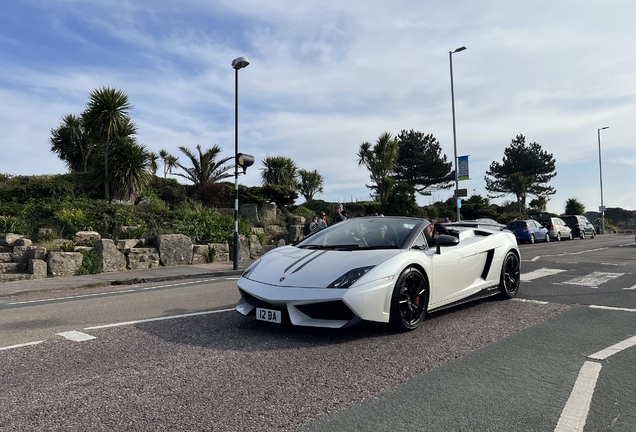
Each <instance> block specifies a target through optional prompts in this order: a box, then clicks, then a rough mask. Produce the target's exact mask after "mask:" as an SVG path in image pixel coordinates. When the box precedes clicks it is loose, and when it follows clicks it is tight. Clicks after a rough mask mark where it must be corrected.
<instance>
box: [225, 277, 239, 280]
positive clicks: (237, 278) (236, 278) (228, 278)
mask: <svg viewBox="0 0 636 432" xmlns="http://www.w3.org/2000/svg"><path fill="white" fill-rule="evenodd" d="M225 279H227V280H239V279H240V277H227V278H225Z"/></svg>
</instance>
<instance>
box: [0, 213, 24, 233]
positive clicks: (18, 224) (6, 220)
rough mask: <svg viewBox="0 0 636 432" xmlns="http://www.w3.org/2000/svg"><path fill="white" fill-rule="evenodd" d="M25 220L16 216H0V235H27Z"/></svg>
mask: <svg viewBox="0 0 636 432" xmlns="http://www.w3.org/2000/svg"><path fill="white" fill-rule="evenodd" d="M27 231H28V230H27V224H26V223H25V220H24V219H22V218H19V217H16V216H0V233H14V234H27Z"/></svg>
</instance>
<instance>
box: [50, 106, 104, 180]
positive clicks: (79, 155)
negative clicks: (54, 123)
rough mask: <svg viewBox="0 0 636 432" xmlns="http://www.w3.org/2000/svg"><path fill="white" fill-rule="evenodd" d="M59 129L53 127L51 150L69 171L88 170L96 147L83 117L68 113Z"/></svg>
mask: <svg viewBox="0 0 636 432" xmlns="http://www.w3.org/2000/svg"><path fill="white" fill-rule="evenodd" d="M61 120H62V122H61V123H60V126H58V128H57V129H51V138H50V139H49V142H50V143H51V152H53V153H56V154H57V156H58V157H59V158H60V159H61V160H63V161H64V164H65V165H66V167H67V168H68V169H69V171H84V172H86V171H88V160H89V158H90V156H91V154H92V152H93V150H94V149H95V142H94V141H92V140H91V139H89V136H88V133H87V131H86V128H85V127H84V123H83V122H82V119H81V117H78V116H75V115H73V114H66V115H65V116H63V117H62V119H61Z"/></svg>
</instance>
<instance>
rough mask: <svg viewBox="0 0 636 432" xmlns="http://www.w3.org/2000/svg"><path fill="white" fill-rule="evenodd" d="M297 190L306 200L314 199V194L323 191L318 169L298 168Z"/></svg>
mask: <svg viewBox="0 0 636 432" xmlns="http://www.w3.org/2000/svg"><path fill="white" fill-rule="evenodd" d="M298 177H299V181H298V192H300V194H301V195H302V196H304V197H305V200H306V201H311V200H312V199H314V195H316V194H317V193H322V191H323V178H322V176H321V175H320V174H318V170H313V171H307V170H304V169H300V170H298Z"/></svg>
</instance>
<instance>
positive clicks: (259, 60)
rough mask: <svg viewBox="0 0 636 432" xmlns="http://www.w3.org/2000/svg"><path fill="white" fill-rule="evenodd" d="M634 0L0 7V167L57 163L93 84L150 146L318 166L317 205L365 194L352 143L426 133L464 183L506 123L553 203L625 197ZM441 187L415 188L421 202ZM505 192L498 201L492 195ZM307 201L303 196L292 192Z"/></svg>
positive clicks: (473, 183) (38, 169) (493, 152)
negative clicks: (109, 95)
mask: <svg viewBox="0 0 636 432" xmlns="http://www.w3.org/2000/svg"><path fill="white" fill-rule="evenodd" d="M634 16H636V3H634V2H632V1H629V0H625V1H618V0H607V1H604V2H600V1H585V0H576V1H567V0H566V1H558V2H554V1H544V0H538V1H534V2H510V1H503V0H501V1H499V0H492V1H462V0H459V1H454V2H435V1H422V0H397V1H396V0H393V1H390V2H389V1H379V0H364V1H361V0H360V1H358V0H350V1H346V2H343V1H331V0H324V1H322V2H318V3H317V2H302V1H301V2H299V1H287V0H268V1H266V2H264V1H256V0H180V1H161V0H99V1H97V0H86V1H82V0H5V1H3V4H2V9H1V11H0V130H2V132H3V133H2V134H0V173H6V174H22V175H29V174H55V173H63V172H65V167H64V165H63V164H62V163H61V161H59V160H58V159H57V158H56V157H55V155H53V154H52V153H50V151H49V136H50V130H51V129H52V128H55V127H57V126H58V125H59V123H60V118H61V117H62V116H63V115H65V114H68V113H73V114H79V113H81V112H82V111H83V110H84V108H85V105H86V102H87V101H88V95H89V93H90V92H91V91H92V90H93V89H95V88H98V87H101V86H110V87H116V88H118V89H121V90H123V91H124V92H125V93H126V94H128V96H129V98H130V102H131V103H132V105H133V107H134V108H133V110H132V111H131V117H132V119H133V121H134V122H135V123H136V124H137V126H138V128H139V141H140V143H142V144H144V145H145V146H146V147H148V149H149V150H151V151H155V152H158V151H159V150H161V149H165V150H168V151H169V152H170V153H172V154H174V155H175V156H179V155H180V153H179V151H178V147H179V146H185V147H188V148H190V149H194V147H195V146H196V145H197V144H201V146H202V147H203V148H208V147H210V146H212V145H214V144H218V145H219V146H220V147H221V148H222V149H223V153H222V156H224V157H225V156H233V154H234V70H233V69H232V67H231V63H232V60H233V59H234V58H236V57H240V56H245V57H247V58H248V59H249V61H250V65H249V66H248V67H247V68H245V69H242V70H241V71H240V72H239V147H240V149H239V151H242V152H244V153H249V154H252V155H254V156H255V158H256V164H255V166H254V167H252V168H250V169H249V170H248V173H247V175H245V176H241V177H240V182H241V183H243V184H246V185H249V186H254V185H259V184H260V170H259V169H260V168H261V167H262V165H261V161H262V159H263V158H265V157H267V156H278V155H282V156H288V157H291V158H292V159H293V160H294V161H296V163H297V164H298V166H299V167H300V168H303V169H308V170H313V169H316V170H318V172H320V173H321V174H322V175H323V177H324V180H325V190H324V192H323V193H322V194H321V195H320V196H318V197H317V198H320V199H324V200H326V201H351V200H353V201H356V200H366V199H368V198H369V193H370V191H369V190H368V189H367V188H366V187H365V184H368V183H369V173H368V171H367V170H366V169H365V168H363V167H358V165H357V162H356V159H357V158H356V153H357V151H358V149H359V146H360V144H361V143H362V142H365V141H369V142H375V140H376V139H377V138H378V136H379V135H380V134H381V133H382V132H385V131H386V132H390V133H392V134H394V135H395V134H398V133H399V132H400V131H401V130H403V129H406V130H408V129H415V130H419V131H422V132H424V133H431V134H433V135H434V136H435V137H436V138H437V139H438V140H439V141H440V144H441V146H442V150H443V152H444V154H446V155H447V157H448V159H449V160H452V158H453V135H452V112H451V97H450V73H449V58H448V57H449V56H448V53H449V51H452V50H454V49H455V48H457V47H460V46H466V47H467V50H466V51H463V52H460V53H457V54H454V55H453V73H454V85H455V109H456V125H457V153H458V155H460V156H461V155H470V170H471V173H470V174H471V180H468V181H462V182H460V188H466V189H468V191H469V194H472V193H476V194H480V195H482V196H486V195H487V191H486V190H485V188H484V186H485V182H484V175H485V172H486V171H487V170H488V168H489V166H490V164H491V163H492V162H493V161H498V162H501V160H502V157H503V151H504V149H505V148H506V147H507V146H509V145H510V142H511V141H512V139H514V137H515V136H516V135H518V134H523V135H525V136H526V140H527V142H537V143H539V144H540V145H541V146H542V147H543V149H544V150H546V151H548V152H549V153H552V154H553V155H554V157H555V159H556V167H557V176H556V177H555V178H554V179H553V180H552V181H551V182H550V185H552V186H553V187H554V188H556V190H557V193H556V195H554V196H553V197H552V198H551V200H550V201H549V203H548V210H550V211H553V212H556V213H562V212H563V210H564V206H565V201H566V200H567V199H568V198H576V199H577V200H579V201H580V202H582V203H583V204H584V205H585V206H586V209H587V210H592V211H593V210H597V209H598V206H599V204H600V172H599V146H598V140H597V129H598V128H601V127H605V126H608V127H609V129H606V130H603V131H602V132H601V134H602V135H601V148H602V169H603V195H604V203H605V205H606V206H607V207H622V208H626V209H635V208H636V187H634V184H635V183H636V182H635V181H634V177H635V176H634V175H633V173H634V172H635V171H636V146H634V129H633V128H632V127H630V126H629V125H630V124H632V123H633V121H634V119H635V118H636V56H634V55H633V47H634V46H636V32H635V31H634V29H633V17H634ZM451 194H452V192H451V191H440V192H439V193H434V194H433V196H431V197H420V198H419V199H418V202H419V203H420V204H422V205H426V204H429V203H430V202H432V201H433V200H445V199H447V198H449V197H450V196H451ZM506 199H508V200H512V199H513V197H512V196H508V197H506V198H504V199H497V200H493V202H497V203H501V202H502V201H503V200H506ZM301 201H302V198H301V199H300V200H299V202H301Z"/></svg>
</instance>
